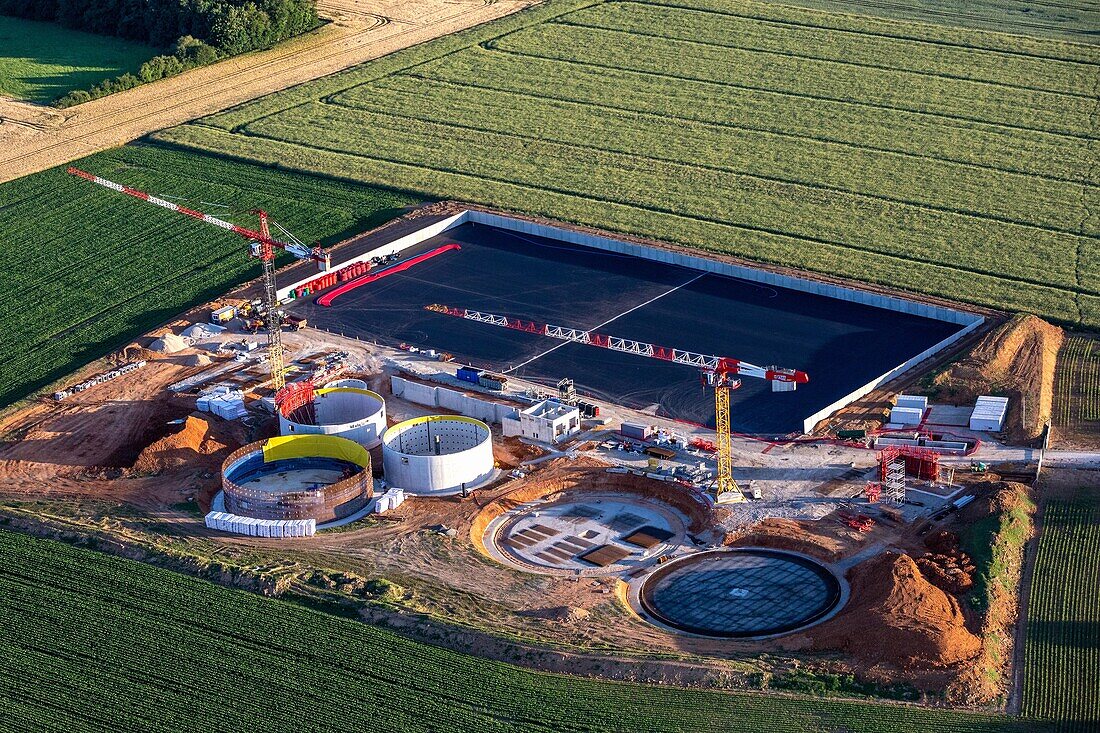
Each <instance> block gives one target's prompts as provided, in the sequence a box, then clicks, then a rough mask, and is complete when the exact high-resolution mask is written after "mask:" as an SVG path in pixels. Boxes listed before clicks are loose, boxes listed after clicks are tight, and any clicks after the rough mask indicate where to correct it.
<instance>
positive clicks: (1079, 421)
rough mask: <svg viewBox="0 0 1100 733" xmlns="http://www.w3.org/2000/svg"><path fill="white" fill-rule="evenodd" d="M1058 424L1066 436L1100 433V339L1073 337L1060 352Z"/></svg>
mask: <svg viewBox="0 0 1100 733" xmlns="http://www.w3.org/2000/svg"><path fill="white" fill-rule="evenodd" d="M1053 413H1054V414H1053V417H1054V420H1053V422H1054V426H1055V428H1057V429H1058V431H1059V432H1060V433H1063V434H1066V435H1070V436H1072V435H1081V434H1092V435H1094V436H1100V342H1097V341H1096V340H1095V339H1091V338H1086V337H1082V336H1070V337H1068V338H1067V339H1066V340H1065V343H1064V344H1063V345H1062V350H1061V352H1060V353H1059V354H1058V371H1057V374H1056V375H1055V384H1054V409H1053Z"/></svg>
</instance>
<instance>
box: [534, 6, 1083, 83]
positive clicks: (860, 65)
mask: <svg viewBox="0 0 1100 733" xmlns="http://www.w3.org/2000/svg"><path fill="white" fill-rule="evenodd" d="M566 17H568V16H566ZM547 24H549V25H560V26H565V27H572V28H587V29H589V30H597V31H610V32H612V33H623V34H626V35H629V36H639V37H641V38H656V39H659V40H664V41H676V42H678V43H689V44H692V45H696V46H707V47H709V48H728V49H734V50H737V51H746V52H748V53H756V54H769V55H773V56H782V57H783V58H790V59H804V60H807V61H816V62H819V63H823V64H837V65H839V66H852V67H855V68H857V69H876V70H878V71H890V72H894V73H898V74H912V75H914V76H923V77H928V78H930V79H947V80H950V81H960V82H965V83H967V84H986V85H989V86H994V87H1001V88H1004V89H1015V90H1021V91H1028V92H1041V93H1043V94H1055V95H1058V96H1064V97H1076V98H1078V99H1090V100H1091V99H1093V96H1092V95H1091V94H1086V93H1084V92H1070V91H1066V90H1064V89H1047V88H1043V87H1031V86H1025V85H1023V84H1012V83H1009V82H1003V81H993V80H991V79H975V78H973V77H968V76H957V75H954V74H947V73H944V72H933V71H922V70H919V69H907V68H905V67H902V66H886V65H884V64H869V63H864V62H860V61H841V60H839V59H832V58H828V57H825V56H808V55H806V54H800V53H795V52H793V51H775V50H772V49H766V48H753V47H752V46H739V45H737V44H734V43H717V42H715V41H700V40H692V39H689V38H681V37H678V36H662V35H660V34H658V33H647V32H644V31H639V30H633V29H627V28H616V27H614V26H612V25H610V24H608V25H599V24H598V23H594V22H588V23H584V22H580V21H575V20H572V21H571V20H562V19H560V18H554V19H551V20H549V21H547Z"/></svg>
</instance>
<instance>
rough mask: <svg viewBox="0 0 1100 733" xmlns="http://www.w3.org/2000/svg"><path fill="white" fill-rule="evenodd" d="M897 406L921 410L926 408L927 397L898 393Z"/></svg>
mask: <svg viewBox="0 0 1100 733" xmlns="http://www.w3.org/2000/svg"><path fill="white" fill-rule="evenodd" d="M898 407H916V408H917V409H919V410H921V411H922V412H923V411H924V410H927V409H928V398H927V397H924V396H921V395H912V394H899V395H898Z"/></svg>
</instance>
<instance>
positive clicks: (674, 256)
mask: <svg viewBox="0 0 1100 733" xmlns="http://www.w3.org/2000/svg"><path fill="white" fill-rule="evenodd" d="M467 213H468V214H469V217H468V219H467V221H470V222H474V223H476V224H488V225H490V226H495V227H499V228H500V229H507V230H509V231H514V232H523V233H525V234H531V235H534V236H539V237H548V238H550V239H557V240H560V241H564V242H570V243H572V244H579V245H583V246H586V247H593V248H595V249H602V250H608V251H611V252H619V253H622V254H629V255H633V256H635V257H642V258H644V259H647V260H655V261H657V262H667V263H668V264H672V265H680V266H681V267H688V268H691V269H693V270H702V271H704V272H713V273H716V274H719V275H728V276H730V277H738V278H741V279H742V280H749V281H751V282H758V283H764V284H766V285H773V286H775V287H780V288H789V289H791V290H798V291H801V292H805V293H815V294H817V295H824V296H826V297H829V298H837V299H839V300H847V301H851V302H854V303H863V304H865V305H871V306H874V307H876V308H885V309H887V310H892V311H897V312H900V313H910V314H913V315H918V316H924V317H925V318H934V319H935V320H937V321H947V322H948V323H958V324H960V325H969V324H971V323H973V322H975V320H977V321H978V322H981V320H982V317H981V316H978V315H975V314H973V313H967V312H965V311H960V310H955V309H953V308H944V307H942V306H936V305H931V304H928V303H918V302H916V301H913V300H906V299H904V298H895V297H893V296H889V295H882V294H880V293H871V292H867V291H865V290H858V289H856V288H848V287H844V286H842V285H834V284H832V283H824V282H818V281H816V280H810V279H808V278H800V277H794V276H792V275H783V274H780V273H777V272H769V271H768V270H759V269H756V268H753V267H746V266H744V265H734V264H731V263H728V262H719V261H717V260H712V259H710V258H708V257H703V256H697V255H689V254H686V253H683V252H673V251H671V250H666V249H662V248H660V247H648V246H646V245H642V244H635V243H633V242H625V241H623V240H621V239H614V238H612V237H603V236H600V235H596V234H588V233H585V232H578V231H573V230H571V229H565V228H562V227H555V226H550V225H547V224H537V223H535V222H531V221H525V220H522V219H513V218H511V217H507V216H501V215H500V214H492V213H489V212H486V211H469V212H467Z"/></svg>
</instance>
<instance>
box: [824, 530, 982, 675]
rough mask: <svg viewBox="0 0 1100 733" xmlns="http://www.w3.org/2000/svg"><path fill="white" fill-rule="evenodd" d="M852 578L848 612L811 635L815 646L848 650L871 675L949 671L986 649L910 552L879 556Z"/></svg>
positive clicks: (856, 570) (855, 571) (953, 602)
mask: <svg viewBox="0 0 1100 733" xmlns="http://www.w3.org/2000/svg"><path fill="white" fill-rule="evenodd" d="M849 582H850V584H851V600H850V601H849V604H848V607H847V608H846V609H845V612H844V613H843V614H842V615H840V616H838V617H837V618H835V619H832V620H830V621H826V622H825V623H824V624H822V625H821V626H818V627H816V628H814V629H811V630H810V631H809V632H807V633H808V635H809V637H810V639H811V640H812V645H813V647H814V648H815V649H817V650H834V649H835V650H840V651H843V652H845V653H846V654H848V655H849V656H850V658H851V659H852V660H853V661H855V662H856V663H857V664H858V665H859V667H860V668H861V669H862V670H863V671H864V673H865V674H867V676H868V677H871V678H876V677H877V678H883V679H890V678H891V677H892V676H894V673H895V672H896V670H900V669H903V670H905V671H906V672H909V673H920V672H926V671H935V670H944V669H946V668H948V667H951V666H952V665H956V664H959V663H961V662H966V661H968V660H971V659H974V658H975V657H976V656H977V655H978V654H979V652H980V651H981V640H980V639H978V637H977V636H975V635H974V634H972V633H970V632H969V631H968V630H967V629H966V625H965V618H964V616H963V613H962V610H961V609H960V608H959V603H958V601H956V600H955V599H954V598H953V597H952V596H950V595H948V594H947V593H945V592H943V591H942V590H940V589H939V588H937V587H936V586H934V585H932V584H931V583H930V582H928V580H927V579H926V578H925V577H924V576H923V575H922V574H921V571H920V569H919V568H918V567H917V564H916V562H914V560H913V558H911V557H909V556H908V555H904V554H898V553H895V552H885V553H882V554H881V555H877V556H875V557H873V558H871V559H869V560H867V561H865V562H863V563H860V564H859V565H857V566H856V567H855V568H853V569H852V571H851V573H850V574H849Z"/></svg>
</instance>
